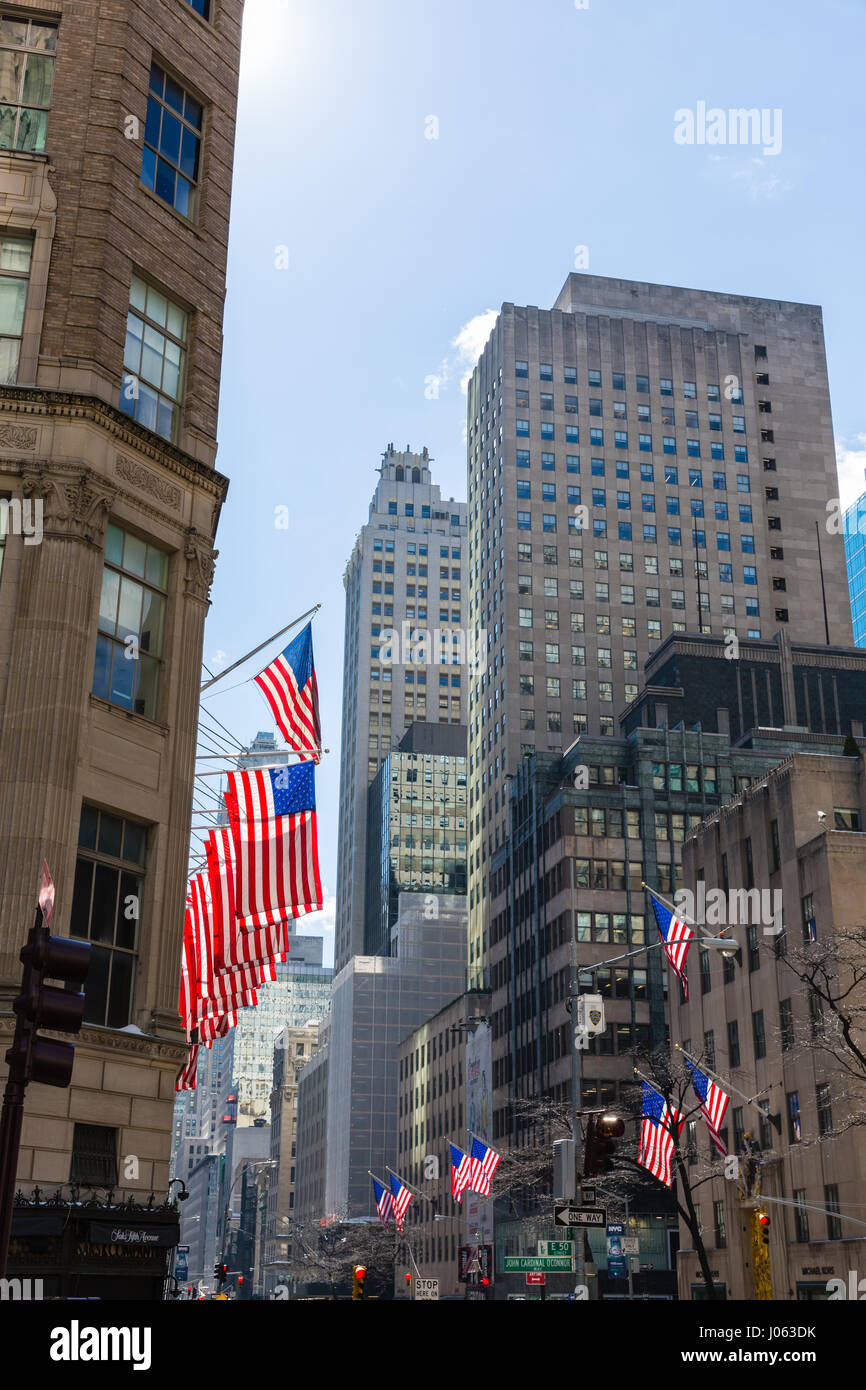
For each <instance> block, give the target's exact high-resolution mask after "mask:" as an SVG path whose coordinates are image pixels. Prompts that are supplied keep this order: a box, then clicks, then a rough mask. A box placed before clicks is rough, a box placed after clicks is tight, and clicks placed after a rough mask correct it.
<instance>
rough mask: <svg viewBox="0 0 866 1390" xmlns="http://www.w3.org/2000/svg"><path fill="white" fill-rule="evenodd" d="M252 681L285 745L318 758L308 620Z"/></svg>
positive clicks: (316, 695)
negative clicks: (283, 649)
mask: <svg viewBox="0 0 866 1390" xmlns="http://www.w3.org/2000/svg"><path fill="white" fill-rule="evenodd" d="M255 682H256V685H257V686H258V687H259V689H260V690H261V691H262V693H263V694H264V697H265V699H266V700H267V702H268V704H269V705H270V707H271V711H272V713H273V716H274V718H275V719H276V721H277V724H278V725H279V728H280V733H281V734H282V735H283V738H284V739H285V740H286V743H287V744H288V745H289V747H290V748H293V749H295V750H296V751H297V752H307V753H312V754H313V757H314V759H315V761H316V762H318V760H319V754H320V752H321V748H322V729H321V725H320V723H319V688H318V686H317V684H316V668H315V665H314V663H313V629H312V624H311V623H307V626H306V627H305V628H304V630H303V632H300V633H299V634H298V636H297V637H296V638H294V640H293V641H292V642H290V643H289V645H288V646H287V647H286V649H285V651H282V652H280V654H279V656H278V657H277V658H276V660H275V661H272V662H271V664H270V666H266V667H265V669H264V671H262V672H260V674H259V675H258V676H256V677H255Z"/></svg>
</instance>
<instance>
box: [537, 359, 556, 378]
mask: <svg viewBox="0 0 866 1390" xmlns="http://www.w3.org/2000/svg"><path fill="white" fill-rule="evenodd" d="M538 375H539V377H540V378H541V380H542V381H553V365H552V364H551V363H550V362H539V364H538Z"/></svg>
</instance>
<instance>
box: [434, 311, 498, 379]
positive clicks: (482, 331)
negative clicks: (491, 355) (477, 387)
mask: <svg viewBox="0 0 866 1390" xmlns="http://www.w3.org/2000/svg"><path fill="white" fill-rule="evenodd" d="M498 316H499V311H498V310H497V309H485V310H484V311H483V313H480V314H476V315H475V316H474V318H471V319H469V320H468V322H467V323H464V325H463V327H462V328H460V329H458V331H457V333H456V335H455V336H454V337H453V338H452V339H451V342H450V343H449V345H448V347H449V351H448V352H447V353H446V354H445V356H444V357H443V358H442V361H441V363H440V364H439V370H438V372H436V374H435V375H436V382H437V385H438V388H439V391H442V390H443V389H444V388H445V387H446V386H447V385H448V382H449V381H450V380H451V379H452V377H454V376H459V378H460V390H461V391H462V392H463V394H464V395H465V394H466V390H467V387H468V385H469V378H470V377H471V376H472V373H473V371H474V370H475V364H476V362H477V361H478V359H479V357H480V356H481V354H482V352H483V351H484V347H485V345H486V343H487V339H488V338H489V337H490V334H491V333H492V331H493V327H494V324H495V323H496V320H497V318H498Z"/></svg>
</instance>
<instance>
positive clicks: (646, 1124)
mask: <svg viewBox="0 0 866 1390" xmlns="http://www.w3.org/2000/svg"><path fill="white" fill-rule="evenodd" d="M641 1092H642V1100H643V1103H642V1106H641V1122H640V1144H639V1145H638V1151H637V1161H638V1163H639V1164H640V1165H641V1167H642V1168H647V1169H649V1171H650V1172H651V1173H652V1175H653V1177H654V1178H658V1180H659V1182H663V1183H664V1185H665V1187H670V1186H671V1185H672V1182H673V1179H672V1177H671V1159H672V1158H673V1153H674V1139H673V1134H672V1133H671V1127H672V1125H674V1124H676V1127H677V1137H678V1138H679V1134H680V1131H681V1130H682V1127H683V1118H682V1116H681V1115H680V1113H679V1111H678V1110H669V1109H668V1104H667V1101H666V1100H665V1098H664V1096H660V1095H659V1093H658V1091H656V1090H654V1089H653V1087H652V1086H648V1085H647V1083H646V1082H644V1083H643V1086H642V1088H641Z"/></svg>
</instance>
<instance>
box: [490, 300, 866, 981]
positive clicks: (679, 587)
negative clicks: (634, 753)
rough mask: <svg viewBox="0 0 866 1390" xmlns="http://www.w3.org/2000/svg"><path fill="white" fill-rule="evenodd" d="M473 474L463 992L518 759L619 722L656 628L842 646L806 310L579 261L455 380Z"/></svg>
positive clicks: (504, 324)
mask: <svg viewBox="0 0 866 1390" xmlns="http://www.w3.org/2000/svg"><path fill="white" fill-rule="evenodd" d="M468 472H469V621H470V624H471V625H472V626H476V627H479V628H480V627H484V628H486V629H487V632H488V634H489V655H488V665H487V670H486V671H485V672H484V673H483V674H478V675H475V676H474V677H473V684H472V690H471V693H470V706H469V777H470V807H469V812H470V827H471V828H470V845H469V850H470V863H469V912H470V943H469V953H470V962H469V964H470V978H471V980H472V982H473V983H476V984H479V983H481V982H482V980H483V977H484V968H485V960H486V954H487V950H488V937H487V931H488V920H489V898H488V891H489V890H488V879H489V873H490V865H491V859H492V857H493V856H494V855H495V854H496V852H497V850H498V848H499V847H500V846H501V845H502V843H503V841H504V838H505V835H506V833H507V825H508V809H507V808H508V797H507V795H506V782H505V778H506V775H508V774H510V773H513V772H514V771H515V769H516V767H517V763H518V761H519V759H520V756H521V753H522V751H524V750H538V751H547V750H551V751H553V750H558V751H561V750H562V749H563V748H564V747H567V746H568V745H569V744H570V743H571V741H572V739H573V738H574V737H575V735H579V734H582V733H589V734H590V735H602V736H611V735H613V734H614V733H615V732H616V728H617V719H618V716H619V715H620V714H621V712H622V710H623V709H624V707H625V706H626V705H627V704H628V702H629V701H630V700H631V699H633V698H634V697H635V696H636V695H637V693H638V686H639V684H640V679H641V678H640V672H641V670H642V667H643V664H644V662H645V661H646V660H647V658H648V657H649V656H650V655H651V654H652V652H653V651H654V650H655V649H656V648H657V647H658V645H659V643H660V642H661V641H662V640H663V639H664V638H665V637H667V636H669V635H670V634H671V633H675V632H678V631H686V630H687V629H690V630H693V631H697V630H700V631H701V632H704V633H713V634H718V635H720V636H723V637H729V638H731V639H733V638H768V637H772V636H773V634H774V633H775V632H776V631H777V630H778V629H785V630H787V631H788V632H789V633H790V636H791V638H792V639H794V640H796V639H800V640H804V641H806V640H808V641H815V640H819V641H823V640H826V641H827V642H828V643H833V644H836V645H841V646H848V645H850V643H851V618H850V609H849V604H848V595H847V591H846V586H845V575H844V565H843V556H842V544H841V538H840V537H839V536H838V535H834V534H830V533H828V531H827V529H826V528H825V521H826V516H827V510H826V504H827V502H828V501H829V500H830V499H831V498H832V497H834V496H836V495H837V492H838V487H837V482H836V471H835V462H834V450H833V438H832V426H831V414H830V400H829V387H828V381H827V370H826V363H825V356H824V342H823V333H822V324H821V312H820V309H819V308H817V307H815V306H814V305H806V304H793V303H782V302H779V301H777V300H766V299H752V298H745V297H742V296H738V295H728V294H716V293H710V292H705V291H701V290H687V289H678V288H674V287H671V286H664V285H649V284H643V283H635V282H631V281H624V280H615V279H604V278H601V277H599V276H592V275H579V274H571V275H569V277H568V279H567V280H566V282H565V285H564V287H563V289H562V291H561V293H560V295H559V297H558V298H557V300H556V303H555V305H554V307H553V308H552V309H551V310H543V309H538V308H535V307H533V306H530V307H518V306H516V305H513V304H505V305H503V307H502V310H501V312H500V315H499V318H498V319H497V322H496V325H495V327H494V329H493V332H492V334H491V336H490V339H489V341H488V343H487V346H486V347H485V350H484V352H483V354H482V356H481V359H480V360H479V363H478V365H477V367H476V369H475V372H474V373H473V376H472V379H471V381H470V385H469V398H468ZM699 615H700V617H699ZM731 650H732V651H733V650H734V649H733V646H731Z"/></svg>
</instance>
